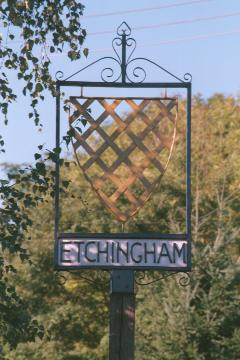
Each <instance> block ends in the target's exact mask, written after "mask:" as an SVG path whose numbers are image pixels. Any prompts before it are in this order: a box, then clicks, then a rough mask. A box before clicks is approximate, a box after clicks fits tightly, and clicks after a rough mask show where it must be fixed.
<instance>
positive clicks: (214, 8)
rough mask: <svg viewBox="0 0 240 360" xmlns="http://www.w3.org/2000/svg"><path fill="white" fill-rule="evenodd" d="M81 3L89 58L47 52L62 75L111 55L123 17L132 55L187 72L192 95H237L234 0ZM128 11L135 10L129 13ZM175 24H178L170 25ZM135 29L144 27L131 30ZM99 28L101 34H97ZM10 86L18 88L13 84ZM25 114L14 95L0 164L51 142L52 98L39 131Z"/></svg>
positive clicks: (27, 156)
mask: <svg viewBox="0 0 240 360" xmlns="http://www.w3.org/2000/svg"><path fill="white" fill-rule="evenodd" d="M83 3H84V4H85V6H86V9H85V12H84V14H85V16H83V20H82V24H83V27H85V28H86V30H87V33H89V35H88V38H87V40H86V43H85V47H88V48H89V51H90V53H89V56H88V58H87V59H86V58H85V57H82V58H81V59H80V60H79V61H78V62H75V63H70V62H69V61H68V60H67V58H66V56H65V55H64V54H63V55H55V56H52V58H51V60H52V65H51V69H52V72H53V73H55V72H56V71H57V70H62V71H63V72H64V75H65V77H67V76H68V75H70V74H71V73H73V72H75V71H77V70H78V69H80V68H81V67H84V66H86V65H87V64H88V63H90V62H92V61H94V60H96V59H97V58H99V57H102V56H105V55H109V56H112V55H113V52H112V49H111V41H112V38H113V37H114V36H115V32H114V31H115V29H116V28H117V27H118V25H119V24H120V23H121V22H122V21H126V22H127V23H128V24H129V25H130V26H131V27H132V29H133V30H132V36H133V37H134V38H135V39H136V41H137V49H136V51H135V56H144V57H147V58H149V59H152V60H154V61H155V62H157V63H159V64H160V65H162V66H163V67H165V68H167V69H168V70H169V71H171V72H172V73H174V74H176V75H177V76H179V77H182V76H183V75H184V73H186V72H190V73H191V74H192V76H193V93H194V94H197V93H201V94H202V95H203V96H204V97H209V96H211V95H212V94H214V93H216V92H221V93H224V94H226V95H228V94H233V95H235V96H238V94H239V93H240V76H239V58H240V46H239V45H240V41H239V40H240V1H239V0H211V1H210V0H205V1H203V0H202V1H200V0H199V1H196V2H195V3H193V1H187V0H148V1H146V0H140V1H136V0H132V1H126V0H123V1H121V2H119V1H118V2H117V1H113V0H101V1H97V0H95V1H92V0H86V1H83ZM183 3H185V4H183ZM181 4H182V5H181ZM168 5H172V6H171V7H170V6H169V7H167V6H168ZM157 7H159V9H156V8H157ZM160 7H161V8H160ZM149 8H155V9H153V10H150V9H149ZM134 9H136V11H135V12H132V10H134ZM142 9H145V10H142ZM147 9H149V10H147ZM124 12H126V13H124ZM111 13H112V14H111ZM103 15H104V16H103ZM220 16H222V17H220ZM204 18H205V20H203V19H204ZM206 18H209V19H208V20H207V19H206ZM210 18H211V19H210ZM214 18H215V19H214ZM176 22H179V24H175V25H173V24H172V25H171V23H176ZM166 23H168V25H167V24H166ZM169 23H170V24H169ZM139 27H146V28H145V29H137V28H139ZM134 28H136V29H135V30H134ZM101 32H103V34H98V33H101ZM108 32H109V33H108ZM91 33H92V35H91ZM153 45H155V46H153ZM95 70H96V71H98V70H99V68H95ZM96 74H97V73H96ZM94 76H95V73H93V72H92V71H90V72H89V73H85V79H86V78H88V77H89V79H91V80H93V79H94ZM154 76H155V74H154ZM156 76H157V75H156ZM159 76H160V75H159ZM158 80H160V79H158ZM16 86H17V87H16V88H17V91H18V89H19V85H18V84H16ZM28 112H29V108H28V100H27V99H24V97H21V96H20V97H19V100H18V102H17V103H16V104H15V105H14V106H13V107H12V109H11V111H10V116H9V125H8V126H6V127H5V126H3V127H2V131H1V133H2V134H3V136H4V138H5V142H6V154H5V155H1V162H4V161H7V162H14V163H23V162H31V161H33V154H34V152H36V151H37V145H38V144H45V146H46V147H49V148H51V147H52V146H53V145H54V141H55V101H54V100H53V99H52V98H51V97H50V95H49V94H46V101H44V103H43V104H42V105H41V108H40V112H41V116H42V122H43V125H44V127H43V130H42V131H39V129H38V128H36V127H35V126H34V124H33V123H32V122H31V120H29V119H28V117H27V114H28ZM1 124H2V123H1ZM1 126H2V125H1Z"/></svg>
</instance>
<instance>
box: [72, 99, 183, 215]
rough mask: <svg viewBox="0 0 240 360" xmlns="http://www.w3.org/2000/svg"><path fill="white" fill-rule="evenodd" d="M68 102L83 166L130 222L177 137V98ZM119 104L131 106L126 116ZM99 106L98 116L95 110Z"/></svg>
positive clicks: (107, 203) (105, 200)
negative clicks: (119, 109) (121, 111)
mask: <svg viewBox="0 0 240 360" xmlns="http://www.w3.org/2000/svg"><path fill="white" fill-rule="evenodd" d="M69 101H70V104H71V107H72V108H73V112H72V113H71V114H70V116H69V125H70V128H71V129H73V132H74V137H73V148H74V151H75V154H76V156H77V159H78V163H79V166H80V167H81V169H82V171H83V173H84V175H85V177H86V179H87V180H88V181H89V182H90V184H91V186H92V188H93V189H94V191H95V192H96V193H97V195H98V197H99V198H100V200H101V201H102V202H103V203H104V205H105V206H106V207H107V208H108V209H109V210H110V211H111V212H112V213H113V214H114V215H115V217H116V218H117V219H118V220H119V221H121V222H126V221H127V220H128V219H130V218H131V217H132V216H134V215H135V214H136V213H137V211H138V210H139V209H140V208H141V207H142V206H143V205H144V204H145V202H146V201H147V200H148V199H149V198H150V196H151V194H152V193H153V192H154V190H155V189H156V187H157V186H158V184H159V182H160V180H161V178H162V176H163V174H164V172H165V171H166V168H167V165H168V163H169V160H170V157H171V155H172V150H173V146H174V142H175V137H176V124H177V99H176V98H172V99H168V100H163V99H160V98H158V99H156V98H154V99H149V98H145V99H132V98H114V99H108V98H84V99H82V98H78V97H70V99H69ZM120 105H121V108H124V107H125V108H126V109H127V111H125V112H123V113H122V115H121V113H119V111H117V109H118V107H119V108H120ZM96 108H97V115H95V113H94V111H92V109H96ZM78 122H79V123H80V124H81V127H79V126H76V124H77V123H78ZM83 154H84V155H83ZM96 165H97V166H96ZM95 168H98V169H99V168H100V169H101V171H100V172H99V171H93V169H95ZM148 174H150V176H148Z"/></svg>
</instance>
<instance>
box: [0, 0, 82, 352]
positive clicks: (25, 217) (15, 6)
mask: <svg viewBox="0 0 240 360" xmlns="http://www.w3.org/2000/svg"><path fill="white" fill-rule="evenodd" d="M83 10H84V6H83V5H82V4H81V3H80V2H79V1H75V0H51V1H50V0H49V1H40V0H23V1H19V0H9V1H1V3H0V20H1V25H3V30H2V34H1V37H0V58H1V62H0V72H1V73H0V112H1V114H2V115H3V121H2V123H5V124H7V122H8V109H9V105H10V104H11V103H12V102H16V101H17V100H18V98H19V96H18V94H16V91H15V89H14V85H13V84H11V83H10V81H9V77H10V75H11V73H14V75H15V77H16V79H18V83H20V84H21V85H22V92H23V95H25V96H28V97H29V98H30V100H31V111H30V112H29V114H28V116H29V118H30V119H33V121H34V122H35V124H36V125H38V126H42V125H41V121H40V118H39V113H38V110H37V106H38V103H39V101H43V100H44V91H45V90H48V91H49V92H50V93H51V94H52V95H53V96H55V95H56V90H55V84H54V79H53V78H52V75H51V73H50V64H51V62H50V59H49V57H48V53H49V52H50V53H54V52H62V51H63V49H65V50H67V51H68V57H69V59H70V60H76V59H79V58H80V56H81V52H82V44H83V42H84V39H85V36H86V31H85V30H84V29H82V27H81V23H80V18H81V15H82V14H83ZM19 40H20V41H19ZM18 41H19V46H17V45H16V44H15V42H18ZM87 52H88V50H87V49H83V53H85V55H87ZM39 54H41V55H40V56H39ZM23 120H24V119H23ZM2 125H3V124H2ZM39 149H40V150H42V146H39ZM4 151H5V150H4V139H3V137H2V136H1V135H0V152H4ZM59 151H60V149H53V151H50V152H49V153H48V154H47V155H46V156H44V158H42V157H41V154H39V153H36V154H35V159H36V164H35V165H33V166H29V167H28V168H26V169H21V170H20V171H17V172H16V171H15V172H8V174H7V179H6V178H5V179H3V180H0V193H1V210H0V211H1V217H0V244H1V255H0V304H1V305H0V343H1V344H2V345H1V346H3V345H4V344H8V345H9V346H10V348H12V347H16V346H17V344H18V343H19V342H22V341H33V340H34V339H35V338H36V336H38V337H39V338H42V337H43V326H42V325H39V324H38V323H37V321H36V320H33V318H32V316H31V313H30V311H29V307H28V304H27V303H26V301H25V300H23V299H22V298H21V297H19V295H18V293H17V292H16V287H15V286H14V285H13V284H12V283H11V281H10V278H12V277H13V278H14V277H15V276H16V272H17V268H16V267H15V266H14V265H13V262H12V260H13V258H14V257H15V256H18V257H19V258H20V259H21V261H22V262H25V263H30V261H31V260H30V258H29V253H28V250H27V245H26V241H28V240H29V236H30V235H29V231H30V228H31V226H32V220H31V216H29V213H28V210H29V209H34V208H36V207H37V206H38V205H39V204H40V203H41V202H43V201H44V196H46V195H47V194H49V193H53V191H54V188H53V182H52V175H53V174H49V173H47V171H46V162H49V161H53V162H54V161H55V160H56V154H57V153H59ZM30 184H31V191H30ZM1 348H2V347H1Z"/></svg>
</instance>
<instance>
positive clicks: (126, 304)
mask: <svg viewBox="0 0 240 360" xmlns="http://www.w3.org/2000/svg"><path fill="white" fill-rule="evenodd" d="M134 328H135V294H134V271H131V270H113V271H112V278H111V298H110V336H109V360H134Z"/></svg>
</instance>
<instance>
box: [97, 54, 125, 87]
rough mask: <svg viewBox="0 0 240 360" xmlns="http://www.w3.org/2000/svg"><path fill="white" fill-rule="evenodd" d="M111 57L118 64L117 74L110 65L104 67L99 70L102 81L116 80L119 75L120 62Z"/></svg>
mask: <svg viewBox="0 0 240 360" xmlns="http://www.w3.org/2000/svg"><path fill="white" fill-rule="evenodd" d="M111 59H112V60H114V61H115V62H116V63H117V64H118V65H119V74H117V75H115V71H114V68H113V67H111V66H108V67H105V68H104V69H102V71H101V79H102V81H104V82H117V81H118V80H119V79H120V77H121V64H120V62H119V61H118V60H117V59H115V58H111ZM114 77H115V78H114Z"/></svg>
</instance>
